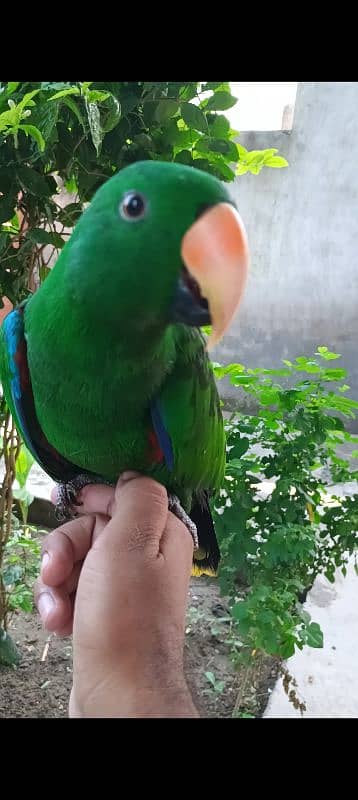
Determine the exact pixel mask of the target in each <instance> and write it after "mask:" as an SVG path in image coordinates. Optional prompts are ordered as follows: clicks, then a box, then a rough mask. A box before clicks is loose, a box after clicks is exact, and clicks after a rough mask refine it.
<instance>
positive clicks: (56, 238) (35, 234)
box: [28, 228, 65, 250]
mask: <svg viewBox="0 0 358 800" xmlns="http://www.w3.org/2000/svg"><path fill="white" fill-rule="evenodd" d="M28 238H29V239H31V241H32V242H35V243H36V244H52V245H53V246H54V247H56V249H58V250H61V248H62V247H63V246H64V245H65V241H64V239H62V236H60V234H59V233H52V232H50V231H45V230H44V229H43V228H33V229H32V230H31V231H29V233H28Z"/></svg>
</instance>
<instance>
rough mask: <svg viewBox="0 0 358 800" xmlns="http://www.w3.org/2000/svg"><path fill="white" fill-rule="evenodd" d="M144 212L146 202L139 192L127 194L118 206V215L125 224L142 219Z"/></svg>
mask: <svg viewBox="0 0 358 800" xmlns="http://www.w3.org/2000/svg"><path fill="white" fill-rule="evenodd" d="M146 210H147V203H146V200H145V198H144V197H143V195H142V194H139V192H127V194H125V195H124V198H123V200H122V202H121V204H120V206H119V211H120V215H121V217H123V219H125V220H127V222H137V220H140V219H142V218H143V217H144V215H145V213H146Z"/></svg>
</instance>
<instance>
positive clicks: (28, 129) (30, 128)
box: [19, 125, 45, 153]
mask: <svg viewBox="0 0 358 800" xmlns="http://www.w3.org/2000/svg"><path fill="white" fill-rule="evenodd" d="M19 130H20V131H24V133H25V134H26V136H31V137H32V138H33V139H35V142H36V143H37V145H38V148H39V150H40V152H41V153H43V151H44V149H45V140H44V138H43V136H42V133H41V131H39V129H38V128H36V126H35V125H19Z"/></svg>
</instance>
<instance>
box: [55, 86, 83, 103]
mask: <svg viewBox="0 0 358 800" xmlns="http://www.w3.org/2000/svg"><path fill="white" fill-rule="evenodd" d="M71 94H81V92H80V89H79V87H78V86H71V87H70V88H69V89H61V91H60V92H55V94H53V95H52V97H49V101H50V102H52V101H53V100H59V99H60V98H62V97H68V96H69V95H71Z"/></svg>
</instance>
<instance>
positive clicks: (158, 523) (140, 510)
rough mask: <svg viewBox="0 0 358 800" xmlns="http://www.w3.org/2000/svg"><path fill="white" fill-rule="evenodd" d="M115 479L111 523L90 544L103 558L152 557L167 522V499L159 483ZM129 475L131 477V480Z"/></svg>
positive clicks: (133, 479) (134, 475)
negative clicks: (130, 555)
mask: <svg viewBox="0 0 358 800" xmlns="http://www.w3.org/2000/svg"><path fill="white" fill-rule="evenodd" d="M129 475H130V477H128V478H126V476H125V475H122V476H121V478H120V479H119V481H118V483H117V486H116V489H115V495H114V501H113V503H112V519H111V520H110V522H109V523H108V524H107V525H106V527H105V529H104V531H103V533H102V535H101V536H99V538H98V539H97V540H96V542H95V543H94V546H93V547H94V548H95V549H97V548H98V549H100V548H105V549H106V551H107V555H108V556H109V557H110V556H111V554H112V555H113V556H114V555H116V556H117V557H118V554H119V553H124V552H125V553H128V554H129V553H133V554H135V553H137V554H139V553H143V554H145V555H146V557H149V558H150V557H154V556H157V555H158V553H159V544H160V540H161V538H162V535H163V532H164V529H165V526H166V523H167V519H168V513H169V512H168V495H167V491H166V489H165V488H164V486H162V485H161V484H160V483H157V481H154V480H152V478H147V477H145V476H138V475H137V474H135V473H132V474H130V473H129ZM132 475H133V477H132Z"/></svg>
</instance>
